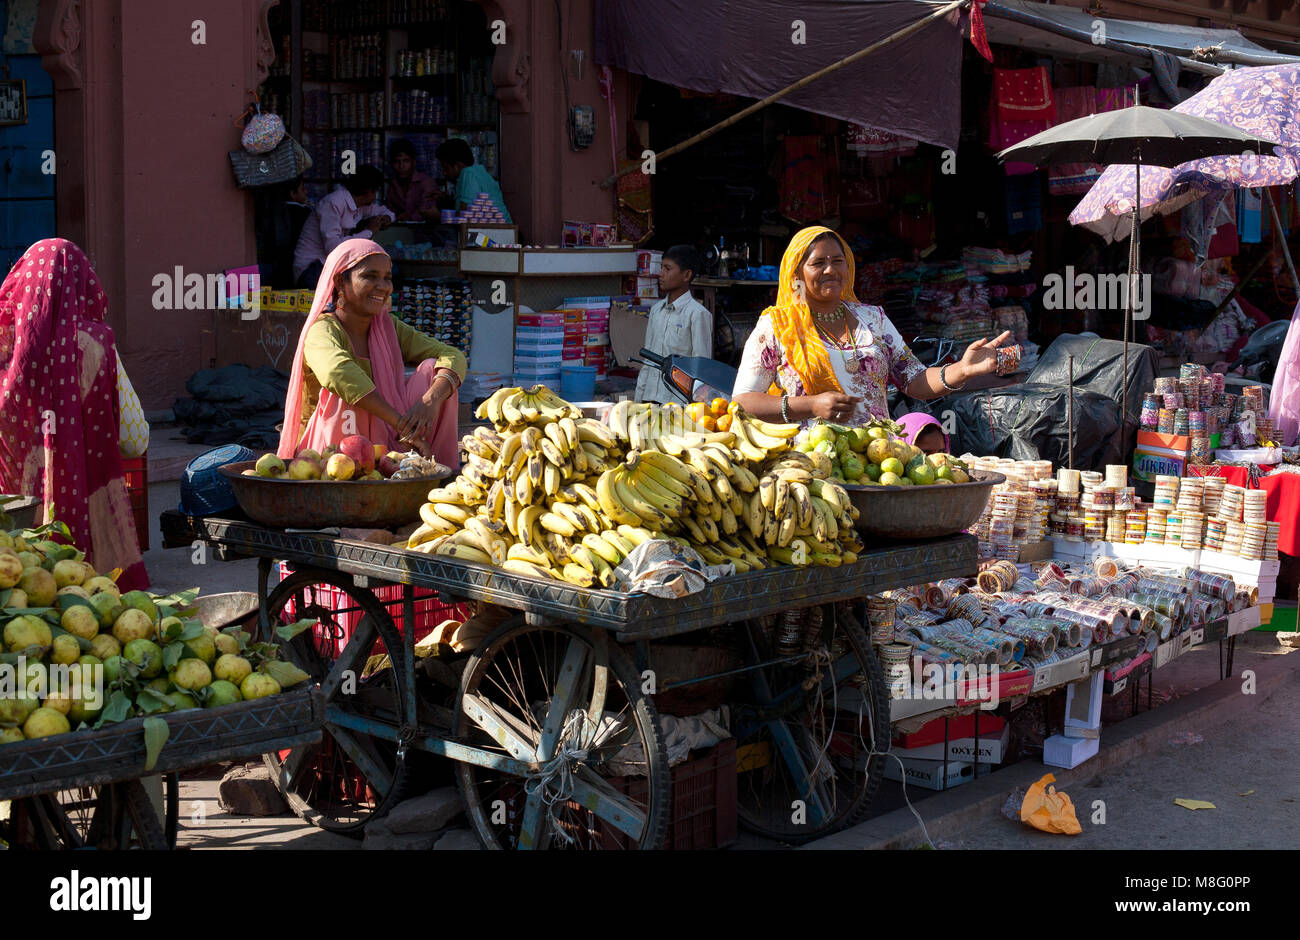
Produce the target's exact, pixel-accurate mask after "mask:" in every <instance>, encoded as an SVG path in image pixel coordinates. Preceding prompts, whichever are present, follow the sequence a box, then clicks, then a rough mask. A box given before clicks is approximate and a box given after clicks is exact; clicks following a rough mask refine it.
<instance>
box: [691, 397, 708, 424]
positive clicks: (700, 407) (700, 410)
mask: <svg viewBox="0 0 1300 940" xmlns="http://www.w3.org/2000/svg"><path fill="white" fill-rule="evenodd" d="M686 413H687V414H688V415H690V416H691V420H692V421H699V420H700V418H702V417H704V416H705V415H706V414H708V413H709V406H708V405H706V404H705V403H704V402H702V401H693V402H691V403H690V404H689V405H687V406H686Z"/></svg>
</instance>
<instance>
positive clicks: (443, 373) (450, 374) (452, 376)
mask: <svg viewBox="0 0 1300 940" xmlns="http://www.w3.org/2000/svg"><path fill="white" fill-rule="evenodd" d="M440 378H445V379H446V380H447V381H448V382H449V383H450V384H451V391H450V392H449V393H448V394H449V395H454V394H455V393H456V392H457V391H459V390H460V376H459V375H457V374H456V373H455V371H454V370H452V369H447V368H442V369H438V370H437V371H435V372H434V373H433V381H434V382H436V381H438V379H440ZM430 384H432V383H430Z"/></svg>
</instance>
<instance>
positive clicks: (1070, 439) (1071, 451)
mask: <svg viewBox="0 0 1300 940" xmlns="http://www.w3.org/2000/svg"><path fill="white" fill-rule="evenodd" d="M1066 408H1067V409H1068V413H1067V416H1066V419H1065V420H1066V423H1067V424H1069V426H1070V430H1069V434H1068V435H1067V437H1066V441H1067V442H1068V448H1069V459H1070V469H1071V470H1073V469H1074V353H1070V397H1069V398H1067V399H1066Z"/></svg>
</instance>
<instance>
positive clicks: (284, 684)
mask: <svg viewBox="0 0 1300 940" xmlns="http://www.w3.org/2000/svg"><path fill="white" fill-rule="evenodd" d="M262 672H264V673H266V674H267V675H268V676H270V677H271V678H272V679H274V680H275V681H276V682H278V683H280V688H282V689H287V688H289V687H290V686H293V685H297V684H298V683H299V682H302V681H303V680H304V679H309V678H311V677H310V676H309V675H308V674H307V673H305V672H303V671H302V670H301V669H299V668H298V667H297V666H295V665H294V664H293V663H286V662H282V661H278V660H270V661H268V662H265V663H263V664H262Z"/></svg>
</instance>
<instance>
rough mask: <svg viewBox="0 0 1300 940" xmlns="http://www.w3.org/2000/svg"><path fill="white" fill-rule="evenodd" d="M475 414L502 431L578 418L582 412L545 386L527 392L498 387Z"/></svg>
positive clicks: (475, 410) (534, 387)
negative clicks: (561, 419) (559, 419)
mask: <svg viewBox="0 0 1300 940" xmlns="http://www.w3.org/2000/svg"><path fill="white" fill-rule="evenodd" d="M474 415H475V416H476V417H477V418H479V419H480V420H483V419H487V420H488V421H491V422H492V424H493V426H494V427H496V429H497V430H498V431H502V430H505V429H508V428H520V427H523V426H524V425H526V424H534V423H539V422H541V423H546V422H550V421H554V420H556V419H558V418H574V419H576V418H581V417H582V409H581V408H579V407H578V406H576V405H571V404H569V403H568V402H567V401H565V400H564V399H563V398H560V396H558V395H556V394H555V393H554V392H552V391H551V390H550V389H549V388H547V387H546V386H545V385H534V386H533V387H532V388H530V389H528V390H526V391H525V390H524V389H522V388H517V387H515V388H499V389H497V390H496V391H495V392H493V393H492V396H491V397H490V398H488V399H487V400H486V401H484V402H483V403H482V404H481V405H479V406H478V407H477V408H476V409H474Z"/></svg>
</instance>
